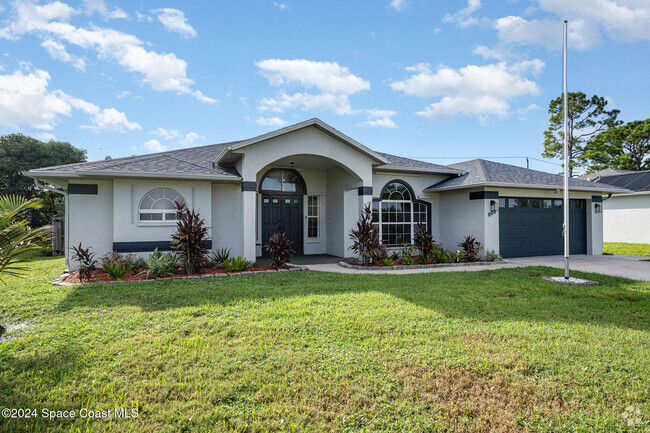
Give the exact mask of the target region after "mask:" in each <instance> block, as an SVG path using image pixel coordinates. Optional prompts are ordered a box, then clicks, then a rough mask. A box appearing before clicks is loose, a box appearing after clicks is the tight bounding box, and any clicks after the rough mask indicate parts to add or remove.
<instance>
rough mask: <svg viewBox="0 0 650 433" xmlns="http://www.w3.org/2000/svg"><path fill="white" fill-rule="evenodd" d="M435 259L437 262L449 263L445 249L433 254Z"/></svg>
mask: <svg viewBox="0 0 650 433" xmlns="http://www.w3.org/2000/svg"><path fill="white" fill-rule="evenodd" d="M433 261H434V262H436V263H449V261H448V255H447V253H446V252H444V251H443V250H438V251H436V252H435V253H434V255H433Z"/></svg>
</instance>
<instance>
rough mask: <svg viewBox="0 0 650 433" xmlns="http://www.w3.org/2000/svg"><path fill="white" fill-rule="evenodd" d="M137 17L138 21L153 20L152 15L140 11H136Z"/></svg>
mask: <svg viewBox="0 0 650 433" xmlns="http://www.w3.org/2000/svg"><path fill="white" fill-rule="evenodd" d="M135 17H136V19H137V20H138V22H142V21H146V22H148V23H150V22H152V21H153V18H152V17H151V16H150V15H145V14H141V13H140V12H136V13H135Z"/></svg>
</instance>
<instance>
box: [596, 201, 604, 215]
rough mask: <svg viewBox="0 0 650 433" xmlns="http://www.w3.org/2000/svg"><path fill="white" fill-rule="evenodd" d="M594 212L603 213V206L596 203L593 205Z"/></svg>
mask: <svg viewBox="0 0 650 433" xmlns="http://www.w3.org/2000/svg"><path fill="white" fill-rule="evenodd" d="M594 212H595V213H603V205H602V204H600V203H596V204H595V205H594Z"/></svg>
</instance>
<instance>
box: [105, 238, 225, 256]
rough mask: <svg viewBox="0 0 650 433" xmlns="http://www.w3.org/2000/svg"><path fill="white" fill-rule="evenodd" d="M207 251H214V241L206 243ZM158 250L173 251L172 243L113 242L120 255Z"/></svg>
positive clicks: (114, 248)
mask: <svg viewBox="0 0 650 433" xmlns="http://www.w3.org/2000/svg"><path fill="white" fill-rule="evenodd" d="M205 247H206V248H207V249H212V241H211V240H210V241H206V246H205ZM156 248H158V251H171V250H172V243H171V241H139V242H138V241H136V242H113V250H114V251H117V252H118V253H147V252H151V251H153V250H155V249H156Z"/></svg>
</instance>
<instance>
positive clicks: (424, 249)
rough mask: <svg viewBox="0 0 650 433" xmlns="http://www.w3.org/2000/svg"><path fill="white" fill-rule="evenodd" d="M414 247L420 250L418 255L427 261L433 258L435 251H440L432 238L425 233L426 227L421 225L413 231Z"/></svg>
mask: <svg viewBox="0 0 650 433" xmlns="http://www.w3.org/2000/svg"><path fill="white" fill-rule="evenodd" d="M415 246H416V248H417V249H418V250H420V254H422V256H423V257H424V258H427V259H430V258H431V257H433V254H434V253H435V251H436V250H438V249H440V247H439V246H438V245H437V244H436V243H435V242H434V240H433V236H432V235H430V234H429V232H427V227H426V226H425V225H424V224H422V223H418V225H417V228H416V230H415Z"/></svg>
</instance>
